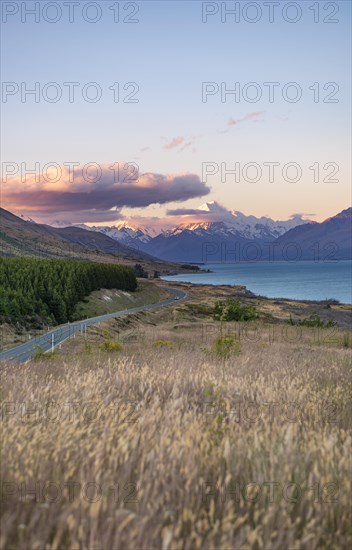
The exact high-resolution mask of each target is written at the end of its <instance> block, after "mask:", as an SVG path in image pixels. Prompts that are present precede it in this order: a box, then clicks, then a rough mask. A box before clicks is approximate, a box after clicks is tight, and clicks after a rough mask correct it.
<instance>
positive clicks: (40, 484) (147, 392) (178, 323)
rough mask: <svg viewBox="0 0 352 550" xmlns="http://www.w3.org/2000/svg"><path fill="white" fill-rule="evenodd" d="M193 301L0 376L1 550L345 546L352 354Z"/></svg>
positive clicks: (102, 331) (124, 322)
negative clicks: (228, 317) (225, 340)
mask: <svg viewBox="0 0 352 550" xmlns="http://www.w3.org/2000/svg"><path fill="white" fill-rule="evenodd" d="M213 298H214V299H215V298H216V297H215V296H214V297H213ZM190 299H191V300H192V301H191V302H186V303H182V304H175V305H174V306H173V307H171V308H166V309H165V310H157V311H151V312H148V313H146V314H138V315H133V316H130V317H128V318H125V319H119V320H115V321H110V322H109V323H107V324H105V325H103V326H101V327H96V328H95V329H92V331H91V332H90V333H89V334H88V338H87V340H85V339H84V338H83V337H82V336H80V337H77V338H76V339H75V340H74V341H73V340H72V341H70V342H67V343H66V344H65V346H63V349H62V350H61V354H60V355H57V356H50V354H49V355H48V356H47V357H45V358H41V359H40V360H39V361H32V362H31V363H28V364H27V365H10V364H8V365H3V366H2V391H1V404H2V418H3V422H2V457H1V466H2V479H3V485H2V489H3V490H2V507H1V508H2V510H1V512H2V529H1V539H0V546H1V548H2V549H4V550H5V549H6V550H12V549H13V550H15V549H16V550H17V549H19V550H27V549H29V548H30V549H31V550H32V549H34V550H42V549H50V550H53V549H57V550H66V549H67V550H68V549H70V550H78V549H87V550H88V549H94V550H98V549H99V550H100V549H101V550H103V549H106V548H108V549H111V550H120V549H123V550H125V549H127V550H129V549H131V550H132V549H133V550H134V549H137V548H138V549H143V550H144V549H145V550H150V549H159V548H161V549H165V550H178V549H180V550H181V549H192V550H193V549H206V550H213V549H219V550H228V549H229V550H230V549H255V550H256V549H258V550H259V549H265V550H266V549H274V550H276V549H277V550H279V549H280V550H282V549H297V550H298V549H299V550H301V549H305V548H309V549H312V550H313V549H320V548H326V549H328V548H329V549H331V548H332V549H336V550H337V549H344V548H349V547H350V546H351V544H352V529H351V523H350V510H351V482H350V455H351V421H352V412H351V349H350V348H348V347H344V345H343V340H341V341H340V340H338V341H337V340H336V341H334V342H332V343H329V338H326V334H327V330H328V329H323V330H322V331H321V341H316V342H315V340H314V339H313V338H312V333H311V331H310V329H308V328H307V329H305V330H304V332H303V336H302V337H301V338H299V339H297V337H296V340H295V341H292V338H291V341H290V339H288V338H283V336H282V333H280V330H279V329H280V327H281V326H282V325H280V323H273V324H272V325H269V324H268V322H267V319H266V320H265V319H264V321H265V323H264V321H263V320H260V323H261V325H260V326H261V327H262V329H261V330H262V332H261V337H260V338H259V339H258V338H256V339H255V338H253V337H251V334H252V331H253V327H252V328H251V329H250V330H249V331H247V332H246V331H245V330H244V327H243V325H241V326H237V325H235V324H234V323H228V324H226V332H224V327H222V328H220V325H219V323H218V324H217V325H216V323H214V322H213V323H211V322H210V319H209V318H208V316H207V303H209V299H208V300H207V301H206V302H202V303H201V304H200V305H199V304H198V305H197V304H196V303H195V302H196V295H195V294H193V295H191V296H190ZM297 307H298V306H297ZM267 325H268V326H271V327H274V329H275V330H278V332H277V334H278V335H280V334H281V336H280V337H278V338H271V339H270V338H269V339H265V338H264V334H266V333H265V332H264V327H266V326H267ZM209 327H210V328H209ZM231 327H232V328H231ZM241 327H242V328H241ZM292 328H295V327H291V329H292ZM238 329H239V330H238ZM344 333H345V329H341V330H340V331H337V332H336V334H335V336H336V335H338V338H340V336H342V334H344ZM221 334H222V336H223V337H224V336H225V337H226V336H227V335H231V334H232V335H233V336H234V338H233V342H232V344H233V345H232V346H230V348H229V353H227V352H226V353H224V348H222V347H221V346H220V347H219V346H218V345H217V341H218V339H219V336H221ZM271 334H275V332H272V333H271ZM117 342H118V343H119V345H118V346H113V345H112V343H117ZM102 343H104V344H105V345H104V346H102ZM109 349H110V350H114V349H115V351H111V352H109V351H104V350H109ZM117 350H119V351H117ZM225 351H226V350H225ZM227 351H228V350H227Z"/></svg>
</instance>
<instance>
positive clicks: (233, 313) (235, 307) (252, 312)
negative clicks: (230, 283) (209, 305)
mask: <svg viewBox="0 0 352 550" xmlns="http://www.w3.org/2000/svg"><path fill="white" fill-rule="evenodd" d="M213 316H214V320H215V321H253V320H254V319H257V318H258V313H257V311H256V308H255V307H254V306H245V305H243V306H242V305H241V303H240V301H239V300H238V299H237V300H234V299H233V298H230V299H229V300H227V301H226V302H216V303H215V306H214V311H213Z"/></svg>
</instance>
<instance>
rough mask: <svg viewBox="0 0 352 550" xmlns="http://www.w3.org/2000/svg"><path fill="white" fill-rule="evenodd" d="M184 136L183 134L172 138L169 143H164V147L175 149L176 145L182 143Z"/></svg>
mask: <svg viewBox="0 0 352 550" xmlns="http://www.w3.org/2000/svg"><path fill="white" fill-rule="evenodd" d="M184 141H185V138H184V137H183V136H178V137H175V138H173V139H172V140H171V141H170V142H169V143H167V144H166V145H164V147H163V148H164V149H175V147H178V146H179V145H182V143H184Z"/></svg>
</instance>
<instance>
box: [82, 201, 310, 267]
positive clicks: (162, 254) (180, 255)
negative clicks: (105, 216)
mask: <svg viewBox="0 0 352 550" xmlns="http://www.w3.org/2000/svg"><path fill="white" fill-rule="evenodd" d="M197 212H199V213H200V214H201V215H204V217H207V218H209V221H199V222H193V223H188V224H186V223H185V224H181V225H179V226H176V227H175V228H173V229H170V230H164V231H159V232H157V231H155V230H153V229H152V228H150V227H149V228H142V227H138V226H133V225H132V224H130V222H119V223H118V224H117V225H115V226H101V227H97V226H95V227H88V226H84V227H85V228H86V229H89V230H90V231H96V232H100V233H104V234H105V235H108V236H109V237H111V238H112V239H115V240H117V241H119V242H122V243H124V244H126V245H128V246H130V247H133V248H138V249H139V250H142V251H144V252H147V253H149V254H151V255H153V256H156V257H158V258H162V259H164V260H168V261H182V262H204V261H207V258H205V257H204V246H205V245H206V243H208V242H209V241H210V242H213V243H214V244H216V245H217V246H218V247H219V246H224V245H225V244H226V243H228V244H229V246H231V244H232V243H233V241H234V240H236V241H237V242H239V243H241V244H246V243H248V242H251V241H255V242H264V241H265V242H272V241H273V240H275V239H276V238H278V237H280V236H282V235H283V234H285V233H286V232H287V231H289V230H290V229H292V228H294V227H297V226H298V225H302V224H305V223H307V222H306V220H304V219H303V218H302V216H300V215H296V216H293V217H291V218H290V219H289V220H285V221H274V220H272V219H271V218H268V217H261V218H257V217H256V216H251V215H249V216H246V215H245V214H242V213H241V212H237V211H230V210H227V209H226V208H224V207H223V206H221V205H220V204H219V203H217V202H215V201H212V202H207V203H205V204H204V205H202V206H200V207H199V209H198V210H197Z"/></svg>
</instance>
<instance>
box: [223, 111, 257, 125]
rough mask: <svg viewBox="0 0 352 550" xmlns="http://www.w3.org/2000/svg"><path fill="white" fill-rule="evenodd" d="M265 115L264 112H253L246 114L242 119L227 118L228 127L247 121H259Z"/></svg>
mask: <svg viewBox="0 0 352 550" xmlns="http://www.w3.org/2000/svg"><path fill="white" fill-rule="evenodd" d="M264 114H265V111H254V112H253V113H247V114H246V115H245V116H244V117H243V118H237V119H236V118H232V117H231V118H229V120H228V123H227V124H228V126H234V125H235V124H239V123H240V122H246V121H247V120H260V119H261V118H262V117H263V115H264Z"/></svg>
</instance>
